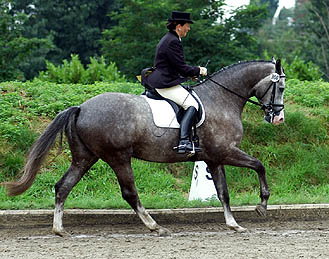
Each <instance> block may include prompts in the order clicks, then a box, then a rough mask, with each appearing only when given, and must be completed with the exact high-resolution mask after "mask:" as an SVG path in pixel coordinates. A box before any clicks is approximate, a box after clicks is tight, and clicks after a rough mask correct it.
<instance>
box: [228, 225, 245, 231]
mask: <svg viewBox="0 0 329 259" xmlns="http://www.w3.org/2000/svg"><path fill="white" fill-rule="evenodd" d="M229 228H230V229H233V230H234V231H235V232H238V233H243V232H247V230H248V229H246V228H243V227H241V226H239V225H237V226H229Z"/></svg>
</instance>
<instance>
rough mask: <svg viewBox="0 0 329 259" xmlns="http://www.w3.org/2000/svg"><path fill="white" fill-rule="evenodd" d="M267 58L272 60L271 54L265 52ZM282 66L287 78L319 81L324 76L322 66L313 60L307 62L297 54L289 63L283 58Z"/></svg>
mask: <svg viewBox="0 0 329 259" xmlns="http://www.w3.org/2000/svg"><path fill="white" fill-rule="evenodd" d="M264 57H265V59H266V60H270V59H271V56H270V55H269V54H268V53H267V51H265V52H264ZM281 61H282V66H283V68H284V72H285V74H286V76H287V79H298V80H300V81H317V80H320V79H321V77H322V76H323V74H322V72H321V71H320V67H319V66H317V65H315V64H314V63H313V62H312V61H309V62H307V63H306V62H305V61H304V60H302V59H301V58H300V57H298V56H295V58H294V60H293V61H292V62H291V63H290V64H289V63H288V62H287V61H286V59H284V58H283V59H282V60H281Z"/></svg>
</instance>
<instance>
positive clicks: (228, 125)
mask: <svg viewBox="0 0 329 259" xmlns="http://www.w3.org/2000/svg"><path fill="white" fill-rule="evenodd" d="M284 87H285V76H284V72H283V69H282V67H281V63H280V60H278V61H275V60H274V59H273V60H272V61H247V62H240V63H238V64H234V65H231V66H228V67H226V68H224V69H222V70H220V71H219V72H217V73H215V74H213V75H212V76H210V77H208V78H207V79H206V80H204V82H202V83H200V84H198V85H197V86H196V87H194V90H195V92H196V93H197V94H198V96H199V97H200V99H201V101H202V103H203V105H204V110H205V112H206V120H205V122H204V123H203V124H202V125H201V126H200V127H199V128H198V136H199V138H200V147H201V149H202V152H201V153H197V154H195V156H193V157H188V156H186V155H184V154H177V153H176V152H175V151H174V150H173V147H174V146H175V145H176V144H177V139H178V129H162V130H163V131H164V134H162V135H161V136H159V134H155V132H156V131H157V130H159V128H157V127H156V126H155V125H154V123H153V119H152V114H151V110H150V107H149V105H148V103H147V102H146V101H145V99H144V98H143V97H141V96H136V95H131V94H123V93H104V94H101V95H98V96H96V97H93V98H91V99H90V100H88V101H86V102H85V103H83V104H81V105H80V106H79V107H76V106H75V107H71V108H68V109H67V110H65V111H62V112H61V113H59V114H58V115H57V116H56V118H55V119H54V120H53V121H52V122H51V124H50V125H49V126H48V127H47V129H46V130H45V131H44V133H43V134H42V135H41V136H40V137H39V138H38V139H37V141H36V142H35V143H34V145H33V146H32V148H31V150H30V153H29V156H28V158H27V161H26V164H25V166H24V169H23V171H24V173H23V175H22V177H21V178H20V179H19V180H18V181H17V182H9V183H3V185H4V186H6V188H7V192H8V194H9V195H18V194H21V193H23V192H24V191H26V190H27V189H28V188H29V187H30V186H31V185H32V183H33V181H34V180H35V177H36V174H37V172H38V171H39V169H40V166H41V163H42V162H43V161H44V159H45V157H46V155H47V153H48V151H49V149H50V148H51V147H52V144H53V143H54V142H55V140H56V136H57V135H58V134H60V133H62V132H63V130H65V134H66V136H67V139H68V143H69V148H70V150H71V153H72V162H71V165H70V167H69V169H68V170H67V172H66V173H65V175H64V176H63V177H62V178H61V179H60V180H59V181H58V182H57V183H56V185H55V195H56V201H55V212H54V222H53V231H54V233H55V234H58V235H64V234H65V233H66V232H65V231H64V228H63V223H62V220H63V211H64V202H65V200H66V198H67V196H68V194H69V193H70V191H71V190H72V188H73V187H74V186H75V185H76V184H77V183H78V182H79V180H80V179H81V177H82V176H83V175H84V174H85V173H86V172H87V171H88V170H89V169H90V167H91V166H92V165H93V164H95V163H96V162H97V160H98V159H102V160H104V161H105V162H106V163H107V164H108V165H109V166H110V167H111V168H112V169H113V171H114V172H115V174H116V176H117V178H118V181H119V184H120V187H121V192H122V197H123V198H124V199H125V200H126V201H127V202H128V203H129V205H130V206H131V207H132V208H133V209H134V210H135V212H136V213H137V215H138V216H139V217H140V219H141V220H142V221H143V223H144V224H145V225H146V226H147V227H148V228H149V229H150V230H151V231H156V232H157V233H158V234H159V235H168V234H170V232H169V230H167V229H166V228H164V227H162V226H159V225H158V224H157V223H156V222H155V220H154V219H153V218H152V217H151V216H150V215H149V214H148V212H147V211H146V210H145V208H144V207H143V206H142V204H141V202H140V200H139V197H138V194H137V191H136V187H135V182H134V174H133V171H132V168H131V159H132V158H133V157H134V158H138V159H142V160H146V161H154V162H165V163H173V162H183V161H188V160H190V161H191V160H192V161H197V160H202V161H205V162H206V163H207V165H208V167H209V169H210V172H211V175H212V178H213V181H214V184H215V187H216V190H217V194H218V198H219V200H220V201H221V203H222V206H223V209H224V217H225V221H226V224H227V226H228V227H229V228H231V229H234V230H235V231H239V232H240V231H244V230H245V229H244V228H243V227H241V226H239V225H238V224H237V223H236V221H235V219H234V218H233V215H232V213H231V209H230V203H229V194H228V190H227V184H226V179H225V171H224V165H231V166H238V167H247V168H251V169H253V170H255V171H256V172H257V174H258V176H259V181H260V198H261V203H260V204H259V205H257V207H256V211H257V212H258V213H259V214H262V215H263V214H265V212H266V208H267V200H268V198H269V196H270V193H269V190H268V186H267V182H266V176H265V168H264V166H263V164H262V163H261V161H259V160H258V159H256V158H253V157H251V156H249V155H248V154H246V153H244V152H243V151H241V150H240V149H239V148H238V145H239V143H240V141H241V139H242V135H243V129H242V122H241V113H242V110H243V107H244V106H245V104H246V102H247V101H248V99H247V98H249V97H251V96H256V97H257V99H258V101H259V102H258V103H257V104H258V105H260V106H261V107H262V109H264V111H265V114H266V116H265V117H266V120H268V121H269V122H271V123H273V124H278V123H280V122H283V120H284V115H283V90H284ZM249 101H250V100H249Z"/></svg>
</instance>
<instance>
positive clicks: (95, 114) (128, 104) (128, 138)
mask: <svg viewBox="0 0 329 259" xmlns="http://www.w3.org/2000/svg"><path fill="white" fill-rule="evenodd" d="M80 109H81V110H80V114H79V116H78V118H77V121H76V127H77V130H78V134H79V136H80V137H81V138H82V139H83V140H84V141H85V142H87V143H89V145H91V143H93V144H92V145H93V146H97V145H98V146H99V145H100V146H104V145H106V146H112V147H113V146H115V147H117V148H123V146H125V145H127V144H128V143H131V142H132V141H133V139H132V138H134V137H135V136H136V135H137V133H138V132H137V133H136V131H138V129H139V128H140V127H138V125H141V123H143V121H145V123H148V116H146V114H147V113H148V112H149V108H148V106H147V103H146V102H145V101H144V100H143V98H141V97H140V96H136V95H131V94H124V93H104V94H101V95H98V96H95V97H93V98H91V99H89V100H88V101H86V102H85V103H83V104H82V105H81V106H80Z"/></svg>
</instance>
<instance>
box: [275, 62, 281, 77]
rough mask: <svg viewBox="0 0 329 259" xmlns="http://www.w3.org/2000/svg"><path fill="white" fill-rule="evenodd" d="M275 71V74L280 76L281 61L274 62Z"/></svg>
mask: <svg viewBox="0 0 329 259" xmlns="http://www.w3.org/2000/svg"><path fill="white" fill-rule="evenodd" d="M275 70H276V72H277V73H278V74H279V75H281V74H282V67H281V59H278V60H277V61H276V62H275Z"/></svg>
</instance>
